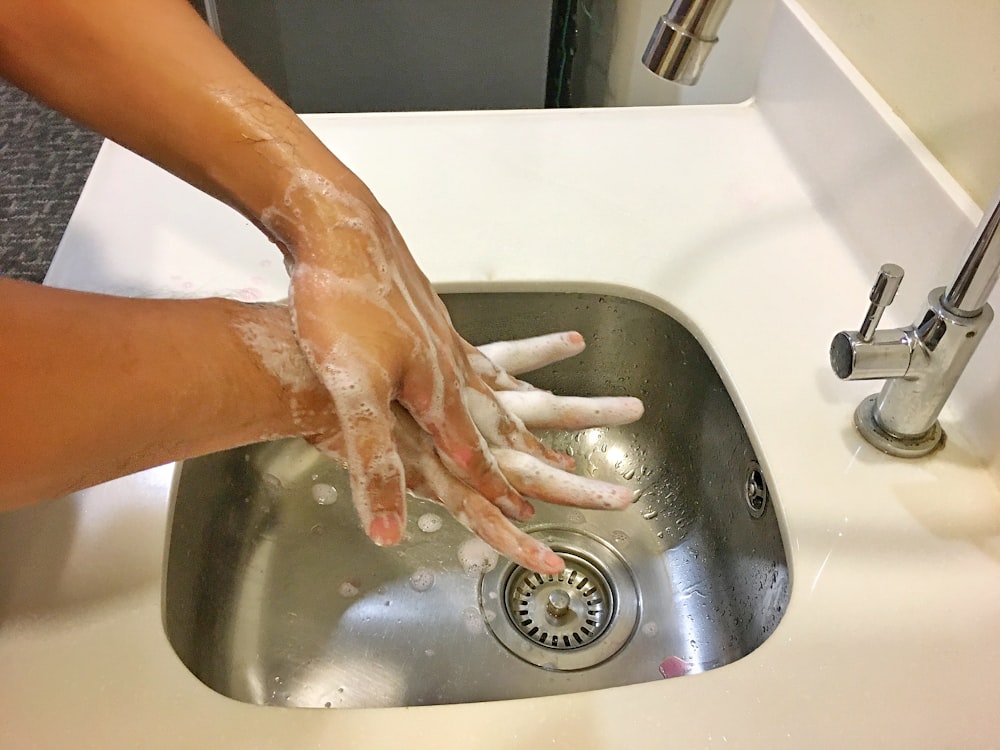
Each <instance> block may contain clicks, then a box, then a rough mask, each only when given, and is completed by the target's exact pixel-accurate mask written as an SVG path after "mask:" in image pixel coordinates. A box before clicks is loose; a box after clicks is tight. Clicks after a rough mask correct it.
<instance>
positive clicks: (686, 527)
mask: <svg viewBox="0 0 1000 750" xmlns="http://www.w3.org/2000/svg"><path fill="white" fill-rule="evenodd" d="M445 301H446V303H447V304H448V307H449V308H450V310H451V312H452V316H453V319H454V321H455V325H456V327H457V328H458V329H459V330H460V331H462V332H463V334H464V335H465V336H466V337H467V338H468V339H469V340H470V341H472V342H474V343H483V342H486V341H493V340H499V339H506V338H517V337H523V336H529V335H536V334H539V333H543V332H548V331H557V330H565V329H575V330H579V331H580V332H581V333H583V334H584V336H585V337H586V338H587V341H588V348H587V350H586V352H585V353H584V354H583V355H581V356H579V357H576V358H574V359H572V360H569V361H567V362H564V363H560V364H558V365H554V366H551V367H549V368H546V369H545V370H541V371H538V372H537V373H534V374H533V375H531V376H530V378H529V379H530V380H531V381H532V382H533V383H535V384H536V385H538V386H541V387H544V388H548V389H550V390H553V391H555V392H560V393H565V394H575V395H635V396H639V397H641V398H642V399H643V401H644V402H645V404H646V415H645V417H643V419H642V421H641V422H640V423H638V424H635V425H630V426H626V427H621V428H610V429H593V430H588V431H586V432H581V433H559V432H552V433H549V434H546V435H545V439H546V441H547V442H548V443H549V444H550V445H553V446H556V447H559V448H561V449H563V450H565V451H566V452H569V453H572V454H573V455H574V456H575V457H576V459H577V463H578V471H580V472H582V473H586V474H588V475H592V476H596V477H600V478H603V479H608V480H614V481H618V482H623V483H626V484H627V485H629V486H630V487H632V488H633V490H634V494H635V503H634V504H633V505H632V506H631V507H630V508H629V509H628V510H626V511H623V512H612V511H580V510H575V509H567V508H558V507H551V506H546V505H543V504H541V503H537V504H536V507H537V510H538V513H537V515H536V517H535V518H534V519H533V520H532V521H531V522H530V524H528V525H526V527H525V528H526V529H528V530H529V531H531V532H532V533H537V534H540V535H541V536H542V537H543V538H546V539H548V540H549V542H550V544H551V545H552V546H553V548H554V549H556V550H557V551H559V552H561V553H562V554H563V555H564V557H565V559H566V560H567V571H566V573H564V574H563V575H562V576H561V577H560V578H549V577H543V576H539V575H537V574H534V573H530V572H529V571H526V570H523V569H521V568H518V567H516V566H514V565H512V564H510V563H509V562H507V561H506V560H505V559H503V558H500V559H499V560H497V558H496V555H495V554H491V551H490V550H489V549H488V548H487V547H485V545H483V544H482V543H481V542H479V540H477V539H475V538H473V537H471V535H470V534H469V533H468V532H467V531H466V530H465V529H463V528H462V527H461V526H459V525H458V524H457V523H456V522H454V521H452V520H451V519H450V517H448V515H447V514H446V513H445V512H444V511H443V510H442V509H441V508H440V507H439V506H437V505H435V504H433V503H430V502H426V501H419V500H415V499H414V500H413V501H412V502H411V504H410V507H409V518H410V520H409V526H408V531H407V538H406V540H405V542H404V543H403V544H402V545H400V546H399V547H396V548H379V547H376V546H375V545H374V544H371V543H370V542H369V541H368V540H367V539H366V538H365V536H364V535H363V534H362V532H361V531H360V528H359V525H358V521H357V518H356V516H355V513H354V510H353V508H352V507H351V500H350V489H349V488H348V484H347V479H346V476H345V474H344V472H343V471H342V470H341V469H340V468H339V467H338V466H336V465H335V464H333V463H331V462H330V461H328V460H326V459H325V458H323V457H322V456H321V455H319V454H318V453H317V452H316V451H315V450H313V449H312V448H311V447H310V446H308V445H307V444H306V443H304V442H302V441H299V440H287V441H280V442H273V443H263V444H259V445H254V446H249V447H245V448H239V449H235V450H230V451H226V452H224V453H218V454H214V455H210V456H205V457H203V458H199V459H196V460H192V461H188V462H186V463H185V464H184V466H183V468H182V470H181V474H180V478H179V481H178V487H177V491H176V495H175V497H174V501H173V512H172V519H171V523H170V537H169V541H168V552H167V555H168V557H167V568H166V582H165V591H164V623H165V627H166V632H167V635H168V637H169V639H170V642H171V644H172V645H173V647H174V649H175V650H176V652H177V654H178V655H179V656H180V658H181V659H182V661H183V662H184V664H186V665H187V667H188V668H189V669H190V670H191V672H193V673H194V674H195V675H197V677H198V678H200V679H201V680H202V681H203V682H204V683H205V684H207V685H208V686H209V687H211V688H213V689H214V690H216V691H218V692H220V693H222V694H224V695H227V696H230V697H232V698H235V699H237V700H241V701H246V702H250V703H257V704H274V705H287V706H311V707H320V708H322V707H328V708H329V707H341V706H350V707H376V706H412V705H422V704H440V703H461V702H472V701H487V700H499V699H506V698H518V697H531V696H541V695H548V694H552V693H566V692H576V691H582V690H591V689H596V688H603V687H609V686H614V685H623V684H628V683H636V682H645V681H650V680H660V679H663V677H664V676H670V677H673V676H679V675H682V674H685V673H694V672H701V671H704V670H708V669H714V668H717V667H721V666H723V665H725V664H728V663H730V662H733V661H735V660H737V659H740V658H741V657H744V656H746V655H747V654H749V653H750V652H751V651H753V650H754V649H755V648H757V647H758V646H759V645H760V644H761V643H763V641H764V640H765V639H766V638H767V637H768V636H769V635H770V634H771V633H772V632H773V631H774V629H775V628H776V627H777V625H778V622H779V621H780V620H781V617H782V614H783V613H784V611H785V608H786V606H787V603H788V597H789V577H788V570H787V566H786V558H785V552H784V545H783V541H782V537H781V533H780V528H779V524H778V521H777V518H776V516H775V512H774V497H773V495H771V494H770V493H769V491H768V488H767V485H766V480H765V475H764V472H763V471H762V470H761V467H760V465H759V463H758V461H757V457H756V455H755V454H754V450H753V447H752V446H751V444H750V441H749V439H748V438H747V435H746V432H745V430H744V427H743V424H742V423H741V421H740V418H739V415H738V414H737V411H736V409H735V407H734V406H733V403H732V401H731V399H730V397H729V395H728V393H727V391H726V388H725V387H724V385H723V383H722V381H721V380H720V378H719V375H718V373H717V372H716V370H715V368H714V367H713V365H712V363H711V361H710V360H709V358H708V356H707V355H706V354H705V351H704V350H703V349H702V347H701V346H700V345H699V344H698V342H697V341H696V340H695V339H694V337H693V336H692V335H691V334H690V333H688V332H687V331H686V330H685V329H684V328H683V327H682V326H681V325H680V324H679V323H677V322H676V321H675V320H674V319H672V318H671V317H669V316H668V315H666V314H664V313H663V312H660V311H659V310H656V309H654V308H652V307H649V306H647V305H645V304H642V303H639V302H635V301H631V300H627V299H623V298H620V297H614V296H609V295H596V294H563V293H540V292H529V293H503V294H498V293H480V294H453V295H447V296H446V297H445Z"/></svg>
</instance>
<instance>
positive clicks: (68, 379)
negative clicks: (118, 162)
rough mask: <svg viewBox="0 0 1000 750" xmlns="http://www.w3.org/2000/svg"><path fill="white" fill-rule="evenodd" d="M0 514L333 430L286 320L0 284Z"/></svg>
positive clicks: (281, 313)
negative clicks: (166, 467)
mask: <svg viewBox="0 0 1000 750" xmlns="http://www.w3.org/2000/svg"><path fill="white" fill-rule="evenodd" d="M0 354H2V357H3V361H4V367H3V370H2V372H0V415H2V421H0V508H12V507H16V506H18V505H25V504H29V503H31V502H34V501H37V500H41V499H45V498H48V497H53V496H57V495H60V494H64V493H66V492H70V491H72V490H75V489H79V488H82V487H86V486H90V485H92V484H96V483H98V482H102V481H105V480H108V479H112V478H114V477H117V476H122V475H124V474H127V473H131V472H133V471H138V470H140V469H144V468H148V467H150V466H156V465H158V464H161V463H164V462H167V461H171V460H178V459H183V458H187V457H191V456H195V455H201V454H204V453H208V452H211V451H214V450H219V449H222V448H227V447H232V446H236V445H242V444H246V443H249V442H254V441H257V440H260V439H262V438H271V437H279V436H285V435H297V434H308V433H309V432H311V431H313V430H315V431H320V430H323V431H324V432H326V431H330V430H331V428H335V426H336V420H335V417H333V415H332V414H331V413H330V410H329V404H328V400H327V397H326V395H325V392H324V391H323V390H322V388H321V387H320V386H319V384H318V382H316V381H315V380H314V379H313V378H312V376H311V373H310V371H309V369H308V366H307V365H306V363H305V361H304V360H303V359H302V357H301V355H300V354H298V350H297V348H296V347H295V344H294V339H293V338H292V334H291V324H290V321H289V319H288V313H287V310H285V309H284V308H280V307H277V306H248V305H242V304H240V303H236V302H233V301H229V300H221V299H205V300H183V301H182V300H139V299H127V298H121V297H109V296H104V295H94V294H84V293H80V292H70V291H65V290H60V289H51V288H47V287H40V286H37V285H33V284H26V283H20V282H14V281H10V280H2V279H0Z"/></svg>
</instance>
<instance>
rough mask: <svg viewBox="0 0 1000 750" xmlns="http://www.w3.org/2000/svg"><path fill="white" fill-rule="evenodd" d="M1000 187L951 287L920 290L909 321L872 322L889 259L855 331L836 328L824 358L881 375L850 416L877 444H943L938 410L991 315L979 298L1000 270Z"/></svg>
mask: <svg viewBox="0 0 1000 750" xmlns="http://www.w3.org/2000/svg"><path fill="white" fill-rule="evenodd" d="M998 226H1000V193H998V194H997V196H996V197H995V198H994V199H993V203H992V205H991V207H990V208H989V209H987V211H986V213H984V214H983V219H982V221H981V222H980V224H979V228H978V229H977V230H976V235H975V237H974V239H973V241H972V245H971V248H970V250H969V255H968V257H967V258H966V260H965V263H964V264H963V265H962V267H961V269H960V270H959V272H958V275H957V276H956V278H955V280H954V282H952V285H951V287H949V288H948V289H947V290H945V288H944V287H939V288H937V289H934V290H932V291H931V293H930V294H929V295H928V297H927V307H926V308H925V309H924V310H923V311H921V313H920V315H918V316H917V319H916V321H915V322H914V323H913V325H911V326H908V327H907V328H895V329H891V330H880V329H878V323H879V319H880V318H881V317H882V312H883V311H884V310H885V308H886V307H888V305H889V304H890V303H891V302H892V298H893V296H894V295H895V294H896V290H897V289H898V288H899V284H900V281H901V280H902V278H903V269H902V268H900V267H899V266H897V265H895V264H893V263H886V264H885V265H883V266H882V268H881V270H880V271H879V274H878V279H877V280H876V281H875V286H874V287H873V288H872V291H871V295H870V301H871V304H870V305H869V308H868V312H867V314H866V315H865V318H864V320H863V322H862V324H861V328H860V330H858V331H841V332H840V333H838V334H837V335H836V336H834V338H833V342H832V343H831V344H830V364H831V366H832V367H833V371H834V372H835V373H836V374H837V376H838V377H839V378H841V379H843V380H878V379H882V378H884V379H885V385H884V386H883V387H882V390H881V392H879V393H877V394H873V395H871V396H869V397H868V398H866V399H865V400H864V401H862V402H861V404H860V405H859V406H858V408H857V410H856V411H855V412H854V424H855V426H856V427H857V428H858V431H859V432H860V433H861V435H862V436H863V437H864V438H865V439H866V440H867V441H868V442H869V443H871V444H872V445H874V446H875V447H876V448H878V449H880V450H882V451H884V452H886V453H889V454H891V455H893V456H901V457H903V458H915V457H917V456H923V455H926V454H928V453H930V452H931V451H932V450H934V449H935V448H936V447H937V446H938V445H941V444H942V441H943V439H944V432H943V430H942V429H941V425H940V423H939V422H938V415H939V414H940V413H941V409H942V408H943V407H944V404H945V401H947V400H948V396H950V395H951V392H952V390H953V389H954V388H955V384H956V383H957V382H958V379H959V376H961V374H962V371H963V370H964V369H965V365H966V364H967V363H968V361H969V359H970V358H971V357H972V353H973V352H974V351H975V349H976V347H977V346H978V345H979V341H980V339H982V337H983V333H984V332H985V331H986V329H987V327H988V326H989V325H990V323H991V322H992V320H993V308H991V307H990V306H989V305H988V304H987V302H986V300H987V298H988V297H989V295H990V292H991V291H992V289H993V287H994V285H995V284H996V281H997V274H998V272H1000V234H998V232H997V228H998Z"/></svg>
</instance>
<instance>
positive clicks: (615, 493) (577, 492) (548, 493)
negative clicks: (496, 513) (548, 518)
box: [494, 448, 632, 510]
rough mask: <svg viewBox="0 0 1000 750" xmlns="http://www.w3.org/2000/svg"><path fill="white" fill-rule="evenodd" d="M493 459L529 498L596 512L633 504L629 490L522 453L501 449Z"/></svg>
mask: <svg viewBox="0 0 1000 750" xmlns="http://www.w3.org/2000/svg"><path fill="white" fill-rule="evenodd" d="M494 455H495V456H496V458H497V463H499V464H500V469H501V470H502V471H503V473H504V474H505V475H506V476H507V478H508V479H509V480H510V481H511V484H513V485H514V486H515V487H516V488H517V489H518V490H520V491H521V492H523V493H524V494H526V495H528V496H529V497H535V498H538V499H539V500H542V501H544V502H547V503H552V504H553V505H570V506H573V507H576V508H591V509H597V510H621V509H622V508H627V507H628V506H629V505H631V503H632V490H631V489H629V488H628V487H623V486H621V485H617V484H611V483H610V482H602V481H600V480H597V479H588V478H587V477H581V476H577V475H576V474H570V473H568V472H565V471H560V470H559V469H554V468H553V467H551V466H549V465H548V464H546V463H544V462H542V461H539V460H538V459H536V458H534V457H532V456H529V455H528V454H526V453H521V452H519V451H512V450H509V449H506V448H498V449H496V450H495V451H494Z"/></svg>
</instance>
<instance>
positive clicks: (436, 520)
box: [417, 513, 441, 534]
mask: <svg viewBox="0 0 1000 750" xmlns="http://www.w3.org/2000/svg"><path fill="white" fill-rule="evenodd" d="M417 528H418V529H420V530H421V531H424V532H427V533H428V534H433V533H434V532H435V531H437V530H438V529H440V528H441V516H439V515H436V514H434V513H424V514H423V515H422V516H420V518H418V519H417Z"/></svg>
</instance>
